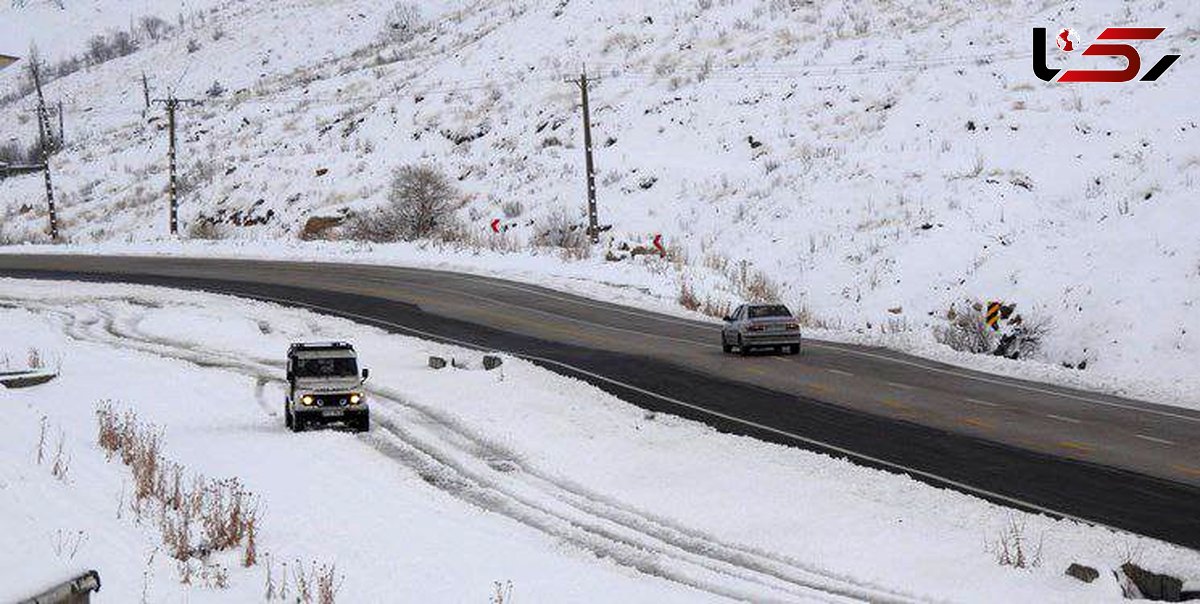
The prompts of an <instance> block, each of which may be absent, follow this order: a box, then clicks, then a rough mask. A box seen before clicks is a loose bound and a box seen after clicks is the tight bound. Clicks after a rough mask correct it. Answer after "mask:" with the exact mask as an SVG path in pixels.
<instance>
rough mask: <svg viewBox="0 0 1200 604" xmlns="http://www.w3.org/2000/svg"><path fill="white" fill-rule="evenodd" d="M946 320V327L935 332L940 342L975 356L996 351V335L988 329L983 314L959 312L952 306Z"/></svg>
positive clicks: (941, 327)
mask: <svg viewBox="0 0 1200 604" xmlns="http://www.w3.org/2000/svg"><path fill="white" fill-rule="evenodd" d="M946 319H947V324H946V325H943V326H939V327H936V328H935V329H934V330H933V337H934V339H936V340H937V341H938V342H940V343H942V344H945V345H946V346H949V347H950V348H953V349H954V350H958V351H960V352H970V353H973V354H980V353H985V352H991V351H992V350H995V348H996V334H995V332H994V331H992V328H990V327H988V325H987V321H986V319H985V317H984V316H983V313H982V312H970V311H967V312H959V311H958V310H957V309H956V308H955V307H953V306H951V307H950V310H949V311H948V312H947V313H946Z"/></svg>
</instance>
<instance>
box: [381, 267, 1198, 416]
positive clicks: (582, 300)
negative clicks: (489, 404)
mask: <svg viewBox="0 0 1200 604" xmlns="http://www.w3.org/2000/svg"><path fill="white" fill-rule="evenodd" d="M381 266H385V267H386V266H387V265H381ZM388 268H393V269H402V270H407V271H410V272H441V273H443V274H450V275H455V276H467V277H471V278H472V279H473V280H476V281H483V282H487V283H492V284H497V285H499V286H502V287H508V288H511V289H516V290H519V291H523V292H526V293H529V294H533V295H538V296H542V297H546V298H551V299H555V300H559V301H563V302H570V303H573V304H578V305H581V306H585V307H590V308H599V309H606V310H610V311H615V312H618V313H622V314H627V315H631V316H637V317H640V318H645V319H651V320H655V321H658V322H661V323H667V324H675V325H681V326H687V327H696V328H706V327H707V328H710V329H711V328H713V327H717V325H715V324H713V323H708V322H705V321H701V320H694V319H687V318H683V317H673V316H670V315H667V314H663V313H661V312H656V311H652V310H642V309H634V308H629V307H625V308H619V307H622V306H624V305H623V304H620V303H600V302H599V301H594V300H591V299H589V298H588V297H587V294H578V293H574V292H572V293H567V292H554V293H551V292H552V291H554V290H550V291H544V290H541V288H542V287H544V286H536V285H533V284H527V283H521V282H519V281H509V280H506V279H497V278H495V277H490V276H487V275H481V274H476V273H456V272H451V271H429V270H428V269H421V268H416V267H388ZM533 288H539V289H533ZM547 289H548V288H547ZM458 293H463V292H458ZM614 307H618V308H614ZM543 312H545V311H543ZM547 314H556V313H547ZM557 316H561V317H563V318H566V319H568V320H570V319H572V317H565V316H563V315H557ZM580 322H583V323H590V322H589V321H580ZM601 326H602V327H604V326H603V325H601ZM609 328H610V329H612V327H611V326H609ZM617 329H620V328H617ZM642 333H644V332H642ZM646 335H658V334H646ZM658 337H662V338H666V339H669V340H676V341H687V340H688V339H687V338H674V337H671V336H658ZM691 342H692V343H693V344H701V345H704V344H703V343H701V342H696V341H694V340H692V341H691ZM808 342H809V345H810V346H813V347H816V348H823V349H826V350H835V351H838V352H842V353H845V354H850V355H855V356H860V357H868V358H873V359H877V360H881V361H886V362H890V363H897V364H900V365H907V366H910V367H916V368H919V369H924V370H926V371H931V372H934V373H942V374H945V375H952V376H955V377H959V378H964V379H968V380H974V381H977V382H984V383H988V384H996V385H999V386H1005V387H1009V388H1016V389H1019V390H1026V391H1029V392H1036V393H1039V394H1045V395H1049V396H1054V397H1061V398H1067V399H1072V400H1077V401H1083V402H1088V403H1096V404H1100V405H1105V406H1108V407H1116V408H1119V409H1126V410H1130V411H1137V412H1141V413H1150V414H1154V415H1160V416H1163V417H1170V418H1173V419H1181V420H1184V421H1189V422H1200V417H1195V416H1188V415H1182V414H1179V413H1172V412H1170V411H1163V410H1159V409H1147V408H1145V407H1139V406H1136V405H1127V404H1122V403H1115V402H1111V401H1105V400H1102V399H1097V398H1093V397H1090V396H1081V395H1077V394H1071V393H1067V392H1056V391H1053V390H1049V389H1047V388H1039V387H1037V386H1030V385H1027V384H1022V383H1019V382H1015V381H1009V380H1007V379H1003V378H1004V377H1006V376H996V377H989V376H981V375H972V374H970V373H965V372H964V371H965V368H963V369H962V370H955V369H943V368H941V367H934V366H932V365H928V364H926V363H922V362H917V361H910V360H907V359H900V358H896V357H892V356H888V355H882V354H877V353H872V352H866V351H861V350H854V349H851V348H845V347H843V346H838V345H836V344H833V343H829V342H821V341H819V340H808ZM901 354H904V353H902V352H901ZM826 371H830V372H833V373H837V374H840V375H846V376H853V375H854V374H852V373H850V372H845V371H841V370H837V369H826ZM1010 379H1021V378H1010ZM973 402H978V403H979V404H981V405H988V403H986V402H983V401H973ZM990 406H998V405H995V404H992V405H990ZM1068 421H1069V420H1068Z"/></svg>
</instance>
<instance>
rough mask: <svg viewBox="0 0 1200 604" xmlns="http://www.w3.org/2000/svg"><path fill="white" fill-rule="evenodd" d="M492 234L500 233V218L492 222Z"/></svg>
mask: <svg viewBox="0 0 1200 604" xmlns="http://www.w3.org/2000/svg"><path fill="white" fill-rule="evenodd" d="M492 232H493V233H499V232H500V219H499V218H495V219H493V220H492Z"/></svg>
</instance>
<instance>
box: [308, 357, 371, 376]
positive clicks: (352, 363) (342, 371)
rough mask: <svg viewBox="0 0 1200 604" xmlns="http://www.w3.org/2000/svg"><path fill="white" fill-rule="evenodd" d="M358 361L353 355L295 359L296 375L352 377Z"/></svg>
mask: <svg viewBox="0 0 1200 604" xmlns="http://www.w3.org/2000/svg"><path fill="white" fill-rule="evenodd" d="M356 375H358V362H357V361H356V360H355V359H354V358H353V357H334V358H327V359H296V377H354V376H356Z"/></svg>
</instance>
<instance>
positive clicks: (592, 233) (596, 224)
mask: <svg viewBox="0 0 1200 604" xmlns="http://www.w3.org/2000/svg"><path fill="white" fill-rule="evenodd" d="M566 81H567V83H570V84H575V85H577V86H579V93H580V95H581V96H582V100H583V156H584V163H585V164H586V166H587V194H588V231H587V232H588V237H589V238H590V239H591V241H592V243H599V242H600V221H599V218H598V216H597V213H596V165H595V162H594V161H593V160H592V113H591V108H590V106H589V105H588V75H587V69H586V68H585V69H584V70H583V71H581V72H580V74H579V79H574V78H568V79H567V80H566ZM592 81H595V80H594V79H593V80H592Z"/></svg>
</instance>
